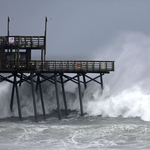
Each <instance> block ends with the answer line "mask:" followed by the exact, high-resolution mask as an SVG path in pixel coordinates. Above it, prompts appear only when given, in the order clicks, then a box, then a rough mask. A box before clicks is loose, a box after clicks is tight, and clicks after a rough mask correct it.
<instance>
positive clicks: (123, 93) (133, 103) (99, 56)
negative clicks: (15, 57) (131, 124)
mask: <svg viewBox="0 0 150 150" xmlns="http://www.w3.org/2000/svg"><path fill="white" fill-rule="evenodd" d="M95 56H96V57H95ZM95 56H94V58H95V60H114V61H115V71H114V72H111V73H110V74H109V75H107V74H106V75H104V76H103V79H104V91H103V94H102V91H101V88H100V85H98V84H97V83H93V82H91V83H88V85H87V89H86V90H84V87H83V85H82V93H83V107H84V108H83V109H84V112H86V113H87V115H89V116H97V115H101V116H102V117H118V116H122V117H125V118H129V117H140V118H141V119H142V120H145V121H150V115H149V114H150V59H149V56H150V36H149V35H144V34H143V33H139V32H124V33H120V34H118V35H117V37H116V38H115V39H114V40H113V41H111V42H110V43H109V44H108V45H107V46H105V47H100V48H98V49H97V53H96V54H95ZM58 85H59V84H58ZM0 89H1V90H0V103H1V105H0V118H5V117H11V116H18V111H17V102H16V98H15V99H14V106H13V110H14V111H13V112H11V111H10V108H9V107H10V106H9V105H10V98H11V90H12V85H11V84H10V83H6V82H3V83H1V87H0ZM65 89H66V97H67V104H68V108H69V109H70V110H77V111H79V112H80V104H79V95H78V88H77V85H75V84H74V83H70V82H68V83H67V84H66V85H65ZM42 90H43V96H44V101H45V109H46V114H49V113H51V112H52V111H53V110H54V109H57V102H56V96H55V87H54V85H53V84H51V83H49V82H44V83H42ZM19 94H20V102H21V111H22V116H23V117H28V116H33V115H34V110H33V101H32V95H31V94H32V93H31V86H30V85H29V84H28V83H24V84H22V86H21V87H20V88H19ZM39 97H40V96H38V94H37V95H36V99H37V110H38V114H42V108H41V101H40V98H39ZM59 98H60V107H61V109H64V104H63V96H62V91H61V87H60V85H59Z"/></svg>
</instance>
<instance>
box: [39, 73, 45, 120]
mask: <svg viewBox="0 0 150 150" xmlns="http://www.w3.org/2000/svg"><path fill="white" fill-rule="evenodd" d="M38 84H39V90H40V96H41V104H42V110H43V118H44V120H45V106H44V101H43V93H42V87H41V81H40V77H39V75H38Z"/></svg>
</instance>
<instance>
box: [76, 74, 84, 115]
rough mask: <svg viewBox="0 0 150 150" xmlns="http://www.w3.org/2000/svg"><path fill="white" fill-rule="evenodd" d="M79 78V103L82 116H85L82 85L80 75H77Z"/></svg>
mask: <svg viewBox="0 0 150 150" xmlns="http://www.w3.org/2000/svg"><path fill="white" fill-rule="evenodd" d="M77 77H78V89H79V101H80V111H81V116H83V115H84V114H83V104H82V95H81V85H80V74H79V73H78V74H77Z"/></svg>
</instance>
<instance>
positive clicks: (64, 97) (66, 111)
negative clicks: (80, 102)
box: [60, 74, 68, 115]
mask: <svg viewBox="0 0 150 150" xmlns="http://www.w3.org/2000/svg"><path fill="white" fill-rule="evenodd" d="M62 75H63V74H60V79H61V87H62V93H63V99H64V106H65V113H66V115H68V108H67V101H66V94H65V88H64V82H63V77H62Z"/></svg>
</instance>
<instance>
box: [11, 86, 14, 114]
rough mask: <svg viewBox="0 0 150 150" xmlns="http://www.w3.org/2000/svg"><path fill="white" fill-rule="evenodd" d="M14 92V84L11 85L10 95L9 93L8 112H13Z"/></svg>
mask: <svg viewBox="0 0 150 150" xmlns="http://www.w3.org/2000/svg"><path fill="white" fill-rule="evenodd" d="M14 90H15V83H13V88H12V93H11V100H10V110H11V112H12V111H13V102H14Z"/></svg>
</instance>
